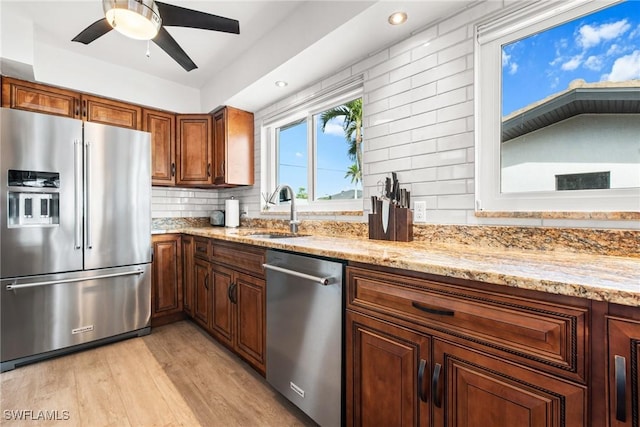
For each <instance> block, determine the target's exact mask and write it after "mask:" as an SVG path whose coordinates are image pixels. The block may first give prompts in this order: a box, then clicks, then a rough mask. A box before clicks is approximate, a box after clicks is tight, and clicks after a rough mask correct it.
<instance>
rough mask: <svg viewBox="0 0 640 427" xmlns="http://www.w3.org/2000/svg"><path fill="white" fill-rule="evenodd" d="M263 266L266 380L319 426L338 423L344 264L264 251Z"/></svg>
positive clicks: (329, 425)
mask: <svg viewBox="0 0 640 427" xmlns="http://www.w3.org/2000/svg"><path fill="white" fill-rule="evenodd" d="M264 267H265V268H266V270H267V381H268V382H269V384H271V385H272V386H273V387H274V388H275V389H276V390H278V391H279V392H280V393H282V394H283V395H284V396H285V397H286V398H287V399H289V400H290V401H291V402H293V403H294V404H295V405H296V406H298V407H299V408H300V409H302V411H304V412H305V413H306V414H307V415H309V417H311V418H312V419H313V420H314V421H315V422H317V423H318V424H320V425H321V426H324V427H334V426H340V425H341V422H342V419H343V416H342V402H343V398H342V378H343V376H342V342H343V340H342V313H343V309H342V304H343V298H342V289H343V286H342V272H343V267H344V265H343V264H342V263H340V262H334V261H330V260H325V259H320V258H313V257H308V256H302V255H297V254H291V253H286V252H279V251H276V250H268V251H267V263H266V264H265V265H264Z"/></svg>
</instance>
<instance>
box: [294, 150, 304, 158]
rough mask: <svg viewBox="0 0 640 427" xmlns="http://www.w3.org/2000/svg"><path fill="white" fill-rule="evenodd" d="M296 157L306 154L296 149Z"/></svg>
mask: <svg viewBox="0 0 640 427" xmlns="http://www.w3.org/2000/svg"><path fill="white" fill-rule="evenodd" d="M296 157H304V154H302V153H301V152H299V151H296Z"/></svg>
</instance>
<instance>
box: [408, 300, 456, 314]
mask: <svg viewBox="0 0 640 427" xmlns="http://www.w3.org/2000/svg"><path fill="white" fill-rule="evenodd" d="M411 305H412V306H413V307H415V308H417V309H418V310H422V311H424V312H426V313H430V314H437V315H438V316H453V315H454V312H453V311H452V310H439V309H437V308H429V307H425V306H424V305H421V304H418V303H417V302H415V301H412V302H411Z"/></svg>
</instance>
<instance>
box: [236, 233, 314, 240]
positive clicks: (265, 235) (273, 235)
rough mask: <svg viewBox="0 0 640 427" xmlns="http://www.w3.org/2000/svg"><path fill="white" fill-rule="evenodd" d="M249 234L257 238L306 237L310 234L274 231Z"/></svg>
mask: <svg viewBox="0 0 640 427" xmlns="http://www.w3.org/2000/svg"><path fill="white" fill-rule="evenodd" d="M247 236H249V237H255V238H256V239H284V238H289V237H305V236H308V234H297V233H295V234H294V233H285V232H282V233H278V232H272V233H252V234H247Z"/></svg>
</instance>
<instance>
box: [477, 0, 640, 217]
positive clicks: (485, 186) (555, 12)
mask: <svg viewBox="0 0 640 427" xmlns="http://www.w3.org/2000/svg"><path fill="white" fill-rule="evenodd" d="M620 2H621V1H620V0H571V1H556V0H554V1H542V2H536V3H534V4H529V5H526V6H524V7H522V6H520V5H517V4H516V5H514V6H513V7H511V8H508V9H507V10H506V11H503V12H501V13H500V15H499V16H494V17H491V18H490V19H488V20H485V21H484V22H481V23H479V24H477V25H476V26H475V34H476V37H475V41H474V43H475V46H474V48H475V55H474V69H475V82H474V86H475V89H474V91H475V95H474V98H475V111H476V114H475V129H476V132H475V146H476V168H475V169H476V180H475V187H476V188H475V210H476V211H499V212H519V211H525V212H536V211H556V212H569V211H588V212H624V211H631V212H637V211H640V189H638V188H625V189H609V190H574V191H570V192H568V191H562V192H553V191H540V192H512V193H502V192H501V167H500V162H501V153H500V149H501V125H502V116H501V114H502V112H501V105H502V103H501V100H502V93H501V88H502V46H503V45H506V44H509V43H512V42H515V41H517V40H520V39H523V38H526V37H528V36H530V35H533V34H536V33H538V32H541V31H544V30H546V29H548V28H551V27H554V26H558V25H561V24H563V23H565V22H568V21H572V20H574V19H577V18H579V17H581V16H584V15H587V14H590V13H593V12H596V11H598V10H601V9H605V8H607V7H610V6H613V5H615V4H617V3H620ZM496 76H497V78H496ZM496 100H499V101H498V102H496Z"/></svg>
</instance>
